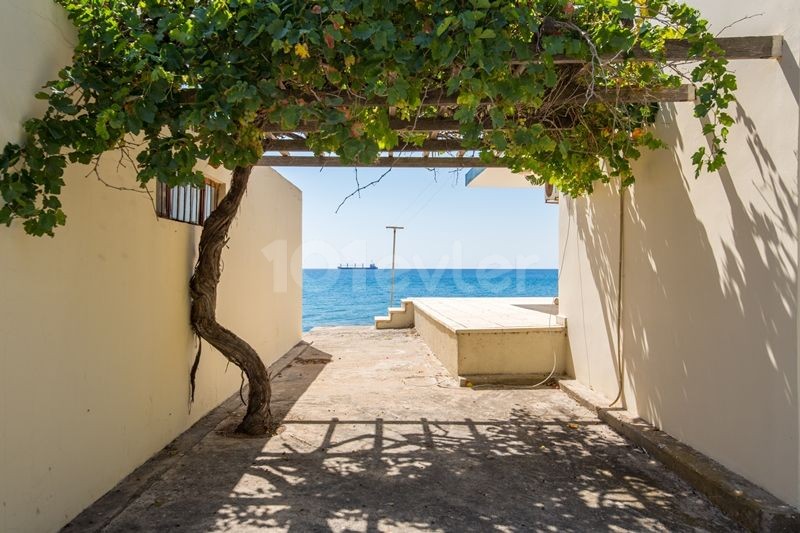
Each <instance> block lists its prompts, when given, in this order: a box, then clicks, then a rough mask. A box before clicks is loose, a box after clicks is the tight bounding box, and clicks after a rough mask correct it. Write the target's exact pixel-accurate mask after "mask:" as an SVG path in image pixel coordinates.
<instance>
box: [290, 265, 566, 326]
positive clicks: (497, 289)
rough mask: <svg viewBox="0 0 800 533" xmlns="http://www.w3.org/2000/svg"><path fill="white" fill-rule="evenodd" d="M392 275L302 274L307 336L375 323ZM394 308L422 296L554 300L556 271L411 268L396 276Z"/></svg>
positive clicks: (314, 271)
mask: <svg viewBox="0 0 800 533" xmlns="http://www.w3.org/2000/svg"><path fill="white" fill-rule="evenodd" d="M391 276H392V271H391V270H389V269H379V270H339V269H305V270H303V331H308V330H309V329H311V328H313V327H317V326H343V325H367V324H372V323H373V319H374V317H375V316H377V315H385V314H386V310H387V308H388V307H389V291H390V286H391ZM395 276H396V278H395V298H394V305H399V304H400V300H402V299H403V298H410V297H415V296H416V297H421V296H439V297H444V296H456V297H457V296H463V297H467V296H556V295H557V294H558V270H555V269H552V270H551V269H538V270H486V269H438V270H436V269H431V270H425V269H413V270H397V271H396V272H395Z"/></svg>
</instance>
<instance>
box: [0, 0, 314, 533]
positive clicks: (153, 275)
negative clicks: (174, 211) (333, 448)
mask: <svg viewBox="0 0 800 533" xmlns="http://www.w3.org/2000/svg"><path fill="white" fill-rule="evenodd" d="M53 5H54V4H53V3H52V1H51V0H7V1H5V2H2V3H0V71H2V72H3V74H4V79H3V84H2V90H0V141H1V142H3V143H5V141H6V140H8V139H16V138H17V137H18V134H19V131H20V130H19V124H20V122H21V120H22V118H23V117H26V116H30V115H33V114H35V113H36V112H37V111H39V110H40V108H38V107H37V106H38V105H39V103H38V102H37V101H36V100H34V99H33V98H32V95H33V94H34V92H35V91H36V90H37V89H38V87H40V86H41V84H42V83H43V82H45V81H46V80H47V79H49V78H52V77H53V76H54V75H55V73H56V72H57V69H58V68H59V67H60V66H61V65H63V64H65V63H66V62H67V61H68V60H69V56H70V51H69V46H70V42H72V40H73V35H72V30H71V28H70V26H69V23H68V22H67V21H66V20H65V19H64V17H63V16H62V15H61V14H60V12H59V10H58V9H56V8H54V7H53ZM116 161H117V160H116V158H115V157H113V155H111V156H109V157H108V158H107V160H106V161H105V163H104V164H103V166H102V168H101V174H102V176H103V178H104V179H105V180H106V181H108V182H110V183H113V184H125V185H131V184H133V183H134V182H133V177H132V174H131V172H130V171H129V170H125V169H122V170H121V171H120V172H117V162H116ZM207 171H208V173H209V175H211V176H212V177H216V178H218V179H223V180H224V179H227V177H226V176H225V175H224V174H223V173H219V172H216V171H213V170H212V169H207ZM86 174H87V169H86V168H80V167H72V168H70V169H69V170H68V175H67V179H66V181H67V187H66V188H65V189H64V195H63V200H64V204H65V209H66V211H67V214H68V217H69V220H68V224H67V227H65V228H63V229H61V230H60V231H59V232H58V234H57V236H56V237H55V238H54V239H49V238H44V239H37V238H32V237H28V236H26V235H24V234H23V232H22V231H21V229H20V228H19V226H17V225H15V226H14V227H12V228H10V229H8V228H5V227H0V531H4V532H5V531H52V530H55V529H57V528H59V527H60V526H61V525H63V524H64V523H66V522H67V521H68V520H69V519H70V518H72V517H73V516H74V515H75V514H77V513H78V512H80V511H81V510H82V509H83V508H84V507H86V506H87V505H89V504H90V503H91V502H92V501H93V500H94V499H96V498H98V497H99V496H101V495H102V494H103V493H104V492H106V491H107V490H108V489H110V488H111V487H113V486H114V484H115V483H117V482H118V481H119V480H120V479H122V478H123V477H124V476H125V475H126V474H128V473H129V472H130V471H131V470H133V469H134V468H135V467H136V466H138V465H140V464H141V463H142V462H144V461H145V460H147V459H148V458H149V457H150V456H151V455H152V454H154V453H155V452H157V451H158V450H159V449H161V448H162V447H163V446H164V445H165V444H167V443H168V442H169V441H170V440H171V439H173V438H174V437H175V436H177V435H178V434H179V433H181V432H182V431H183V430H185V429H186V428H187V427H189V426H190V425H191V424H192V423H193V422H195V421H196V420H197V419H199V418H200V417H201V416H203V415H204V414H205V413H206V412H208V410H209V409H211V408H213V407H215V406H216V405H218V404H219V403H220V402H221V401H222V400H223V399H225V398H226V397H228V396H229V395H230V394H231V393H233V392H234V391H235V390H236V389H237V388H238V386H239V381H240V378H239V372H238V371H237V370H236V369H235V368H230V369H228V371H227V372H226V371H225V366H226V365H225V361H224V359H223V358H222V356H221V355H220V354H219V353H217V352H215V351H214V350H213V349H211V348H210V347H209V346H208V345H205V346H204V350H203V359H202V362H201V364H200V371H199V375H198V390H197V397H196V402H195V404H194V406H193V408H192V410H191V412H190V411H189V404H188V395H189V385H188V372H189V368H190V366H191V363H192V359H193V355H194V351H195V341H194V339H193V336H192V334H191V332H190V330H189V327H188V323H189V314H188V303H189V302H188V300H189V298H188V290H187V282H188V278H189V275H190V272H191V269H192V265H193V261H194V256H195V248H196V245H197V241H198V239H199V235H200V230H199V228H197V227H195V226H190V225H187V224H182V223H178V222H172V221H166V220H158V219H156V217H155V215H154V211H153V207H152V205H151V203H150V200H149V198H148V197H147V196H146V195H142V194H137V193H132V192H120V191H115V190H112V189H109V188H107V187H105V186H103V185H102V184H100V183H99V182H98V181H97V180H96V179H95V178H94V177H88V178H87V177H85V176H86ZM300 212H301V194H300V191H298V190H297V189H296V188H295V187H293V186H292V185H291V184H289V183H288V182H287V181H286V180H285V179H283V178H282V177H281V176H280V175H278V174H277V173H275V172H274V171H272V170H271V169H258V170H257V171H256V172H255V173H254V176H253V178H252V180H251V187H250V190H249V192H248V195H247V197H246V198H245V201H244V205H243V208H242V212H241V214H240V216H239V217H238V218H237V221H236V222H235V224H234V227H233V229H232V232H231V242H230V249H228V250H226V251H225V255H224V260H225V270H224V273H223V278H222V283H221V288H220V301H219V318H220V321H221V322H223V323H224V324H226V325H228V326H229V327H231V328H232V329H234V330H235V331H237V332H238V333H240V334H241V335H242V336H243V337H244V338H245V339H247V340H248V341H249V342H250V343H251V344H253V346H254V347H255V348H256V349H257V350H258V351H259V353H260V354H261V356H262V357H263V358H264V360H265V361H266V362H267V363H269V362H271V361H273V360H275V359H276V358H277V357H279V356H280V355H282V354H283V353H284V352H285V351H286V350H287V349H289V348H290V347H291V346H292V345H293V344H295V343H296V342H297V341H298V340H299V338H300V335H301V287H300V282H301V272H300V264H299V262H298V261H295V262H294V263H292V264H287V262H286V258H285V257H283V258H280V257H279V258H278V259H276V260H270V259H268V256H269V257H275V254H274V252H273V253H270V254H264V253H262V251H263V249H264V248H267V247H271V249H275V247H276V246H278V247H280V248H282V247H283V246H284V243H285V247H286V248H285V249H286V251H287V252H288V256H291V255H292V254H293V253H294V252H295V251H296V250H297V249H298V248H299V246H300V238H301V227H300V224H301V216H300Z"/></svg>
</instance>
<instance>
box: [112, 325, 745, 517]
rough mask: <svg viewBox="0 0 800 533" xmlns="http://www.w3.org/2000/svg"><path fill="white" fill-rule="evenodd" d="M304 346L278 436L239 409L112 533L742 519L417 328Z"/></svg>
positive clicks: (287, 388) (280, 399)
mask: <svg viewBox="0 0 800 533" xmlns="http://www.w3.org/2000/svg"><path fill="white" fill-rule="evenodd" d="M306 340H307V341H309V342H311V341H313V343H314V344H313V346H312V347H311V348H309V349H307V350H306V351H305V352H304V353H303V355H302V357H301V359H302V360H298V361H296V362H295V363H293V364H292V365H291V366H290V367H289V368H287V369H285V370H284V371H283V372H281V374H280V375H278V376H277V379H276V380H275V397H274V406H275V409H276V411H277V412H278V414H279V415H281V417H282V418H283V426H282V428H281V432H280V433H279V434H278V435H276V436H275V437H273V438H271V439H258V438H241V437H234V436H231V435H229V434H227V433H226V432H227V431H229V430H230V428H231V427H232V425H233V424H235V422H236V420H235V419H227V420H226V421H224V422H223V423H222V424H220V426H219V427H218V428H217V430H216V431H212V432H211V433H209V434H208V435H206V436H205V437H204V438H203V439H202V440H201V441H200V442H199V444H197V445H196V446H195V447H194V448H193V449H192V450H191V451H190V452H189V453H187V454H186V455H185V456H183V457H182V458H181V459H180V460H179V461H178V462H177V463H176V464H175V466H173V467H172V468H170V469H169V470H168V471H167V472H166V473H164V474H163V475H162V476H161V478H160V479H159V480H158V481H157V482H155V483H154V484H152V485H151V486H150V487H149V488H147V489H146V490H145V491H144V492H143V493H141V494H140V495H138V497H136V498H135V499H134V500H133V501H132V502H129V503H128V504H127V505H126V507H125V508H123V509H121V510H120V512H119V514H117V515H116V517H115V518H114V519H113V520H112V521H111V522H110V524H108V525H107V527H105V528H104V531H163V530H167V529H181V530H187V531H297V532H301V531H302V532H310V531H442V532H445V531H447V532H450V531H452V532H464V531H556V530H558V531H589V530H608V531H698V530H709V531H734V530H736V529H737V528H736V526H735V525H734V524H733V523H731V522H729V521H728V520H727V519H726V518H725V517H724V516H723V515H721V513H720V512H719V511H718V510H717V509H716V508H715V507H713V506H712V505H711V504H710V503H708V502H707V501H706V500H704V499H703V498H702V497H700V496H699V495H698V494H697V493H695V492H694V491H693V490H692V489H691V488H690V487H689V486H688V485H686V484H685V483H683V482H682V481H681V480H679V479H678V478H677V477H676V476H674V475H673V474H672V473H671V472H669V471H667V470H666V469H665V468H664V467H662V466H661V465H660V464H658V463H656V462H655V461H652V460H650V459H649V458H648V456H647V455H646V454H644V453H643V452H641V451H639V450H637V449H636V448H634V447H633V446H631V445H630V444H628V442H627V441H625V440H624V439H623V438H622V437H620V436H618V435H617V434H616V433H614V432H613V431H612V430H610V429H609V428H608V427H607V426H605V425H603V424H602V423H600V422H599V421H598V419H597V418H596V417H595V416H594V415H593V414H592V413H590V412H589V411H587V410H585V409H584V408H582V407H580V406H579V405H578V404H576V403H574V402H573V401H572V400H570V399H569V398H568V397H567V396H566V395H565V394H564V393H562V392H561V391H559V390H557V389H540V390H508V389H481V390H471V389H463V388H462V389H459V388H457V387H456V386H455V380H454V379H453V378H451V377H449V375H448V374H447V372H446V371H445V369H444V368H443V367H442V366H441V365H440V363H439V362H438V360H437V359H436V358H435V357H433V356H432V355H431V354H430V352H429V351H428V349H427V347H426V346H425V344H424V343H422V342H421V341H420V339H419V337H418V336H417V335H416V334H415V333H414V331H413V330H388V331H376V330H375V329H373V328H371V327H369V328H367V327H365V328H354V327H347V328H323V329H316V330H313V331H312V332H311V333H309V334H307V335H306ZM328 361H329V362H328Z"/></svg>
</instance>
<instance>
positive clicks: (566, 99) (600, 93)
mask: <svg viewBox="0 0 800 533" xmlns="http://www.w3.org/2000/svg"><path fill="white" fill-rule="evenodd" d="M320 96H321V97H322V98H326V97H327V98H334V99H339V100H341V103H340V104H339V106H340V107H351V106H353V105H362V106H376V107H386V106H388V105H389V104H388V102H387V101H386V99H385V98H375V99H370V100H367V99H365V98H358V97H357V96H353V95H352V94H338V93H333V94H329V93H322V94H321V95H320ZM290 97H293V98H301V97H300V96H299V95H297V96H294V95H290ZM458 97H459V95H458V93H456V94H450V95H448V94H447V92H446V91H443V90H436V91H433V92H430V93H428V94H426V95H425V98H424V99H423V101H422V103H421V105H423V106H435V107H444V106H457V105H458ZM305 98H307V96H305ZM692 100H694V86H693V85H690V84H686V85H681V86H679V87H659V88H655V89H648V88H647V87H621V88H616V89H606V88H598V89H595V91H594V93H593V94H591V95H589V98H588V101H589V102H619V103H623V104H628V103H639V102H646V103H651V102H652V103H655V102H690V101H692ZM586 101H587V97H586V92H585V91H583V90H581V89H576V90H575V92H574V93H573V94H571V95H561V96H559V97H557V98H551V99H549V100H548V103H551V104H569V103H572V102H577V103H584V102H586ZM490 104H492V102H491V101H489V100H483V101H482V102H481V103H480V105H490ZM391 109H393V108H392V107H390V110H391Z"/></svg>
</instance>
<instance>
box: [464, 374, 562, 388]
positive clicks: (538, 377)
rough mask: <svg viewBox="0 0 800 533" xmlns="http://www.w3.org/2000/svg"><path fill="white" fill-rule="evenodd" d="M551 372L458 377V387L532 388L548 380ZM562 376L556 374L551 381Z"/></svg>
mask: <svg viewBox="0 0 800 533" xmlns="http://www.w3.org/2000/svg"><path fill="white" fill-rule="evenodd" d="M548 376H549V372H548V373H545V374H542V373H537V374H473V375H466V376H458V385H459V386H460V387H469V386H471V385H500V386H502V385H511V386H514V385H517V386H522V387H526V386H530V385H535V384H537V383H540V382H542V381H544V380H546V379H547V377H548ZM560 378H561V375H559V374H554V375H553V376H552V378H551V379H550V380H549V381H550V382H553V383H554V382H555V381H556V380H558V379H560Z"/></svg>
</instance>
